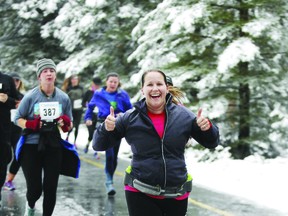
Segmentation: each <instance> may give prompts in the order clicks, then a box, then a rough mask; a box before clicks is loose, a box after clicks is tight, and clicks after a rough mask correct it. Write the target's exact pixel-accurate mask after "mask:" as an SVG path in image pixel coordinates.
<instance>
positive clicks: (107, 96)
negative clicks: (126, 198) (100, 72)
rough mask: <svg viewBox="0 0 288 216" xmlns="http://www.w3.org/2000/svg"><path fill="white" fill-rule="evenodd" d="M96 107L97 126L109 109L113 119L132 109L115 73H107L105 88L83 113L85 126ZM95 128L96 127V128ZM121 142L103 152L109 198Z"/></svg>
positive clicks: (96, 93) (113, 191) (95, 95)
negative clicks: (111, 110) (112, 109)
mask: <svg viewBox="0 0 288 216" xmlns="http://www.w3.org/2000/svg"><path fill="white" fill-rule="evenodd" d="M96 106H97V107H98V110H99V111H98V120H97V125H99V124H100V123H103V122H104V120H105V118H106V117H107V116H108V115H109V114H110V107H111V106H112V107H113V108H114V110H115V117H116V116H117V115H119V114H120V113H124V112H126V111H127V110H129V109H131V108H132V104H131V102H130V97H129V95H128V93H127V92H126V91H124V90H123V89H121V88H120V77H119V75H118V74H117V73H108V74H107V76H106V86H104V87H102V88H101V89H99V90H98V91H95V93H94V95H93V97H92V99H91V101H90V102H89V104H88V106H87V110H86V113H85V117H84V119H85V122H86V125H88V126H89V125H92V116H93V110H94V108H95V107H96ZM96 127H97V126H96ZM120 143H121V140H118V142H117V144H116V145H115V146H114V147H113V148H110V149H107V150H106V152H105V156H106V161H105V173H106V183H105V186H106V191H107V194H108V195H109V196H113V195H114V194H115V193H116V190H115V188H114V186H113V176H114V173H115V170H116V167H117V157H118V152H119V147H120Z"/></svg>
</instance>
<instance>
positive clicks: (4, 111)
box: [0, 62, 17, 208]
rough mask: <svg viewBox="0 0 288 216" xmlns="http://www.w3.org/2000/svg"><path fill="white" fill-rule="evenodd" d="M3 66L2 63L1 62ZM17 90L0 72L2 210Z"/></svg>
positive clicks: (9, 79)
mask: <svg viewBox="0 0 288 216" xmlns="http://www.w3.org/2000/svg"><path fill="white" fill-rule="evenodd" d="M0 65H1V62H0ZM16 102H17V90H16V87H15V84H14V81H13V79H12V77H10V76H8V75H7V74H4V73H2V72H1V71H0V208H1V207H2V198H1V193H2V187H3V185H4V183H5V179H6V175H7V165H8V164H9V162H10V160H11V146H10V144H9V142H10V137H11V127H12V122H11V117H10V110H11V109H15V107H16Z"/></svg>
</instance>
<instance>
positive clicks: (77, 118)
mask: <svg viewBox="0 0 288 216" xmlns="http://www.w3.org/2000/svg"><path fill="white" fill-rule="evenodd" d="M82 113H83V110H82V109H80V110H77V109H73V110H72V116H73V128H75V131H74V142H76V139H77V136H78V131H79V125H80V123H81V119H82ZM71 132H72V129H71V130H70V131H69V132H68V134H67V137H69V135H70V133H71Z"/></svg>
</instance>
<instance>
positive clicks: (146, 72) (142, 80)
mask: <svg viewBox="0 0 288 216" xmlns="http://www.w3.org/2000/svg"><path fill="white" fill-rule="evenodd" d="M151 72H158V73H160V74H162V76H163V78H164V82H165V84H166V85H167V80H166V75H165V73H164V72H163V71H161V70H155V69H152V70H147V71H145V72H144V73H143V74H142V77H141V85H142V87H143V85H144V81H145V77H146V75H147V74H148V73H151Z"/></svg>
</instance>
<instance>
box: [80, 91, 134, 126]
mask: <svg viewBox="0 0 288 216" xmlns="http://www.w3.org/2000/svg"><path fill="white" fill-rule="evenodd" d="M105 89H106V86H105V87H103V88H101V89H99V90H97V91H95V92H94V95H93V97H92V99H91V101H90V102H89V103H88V106H87V110H86V113H85V116H84V119H85V121H86V120H92V117H93V110H94V108H95V106H97V107H98V110H99V112H98V118H99V119H105V118H106V117H107V116H108V115H109V114H110V106H111V104H110V102H109V101H108V100H107V98H106V97H105V93H104V92H105ZM116 103H117V108H116V109H115V110H114V112H115V114H118V113H124V112H126V111H127V110H129V109H131V108H132V104H131V102H130V97H129V95H128V93H127V92H126V91H125V90H123V89H118V90H117V93H116Z"/></svg>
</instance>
